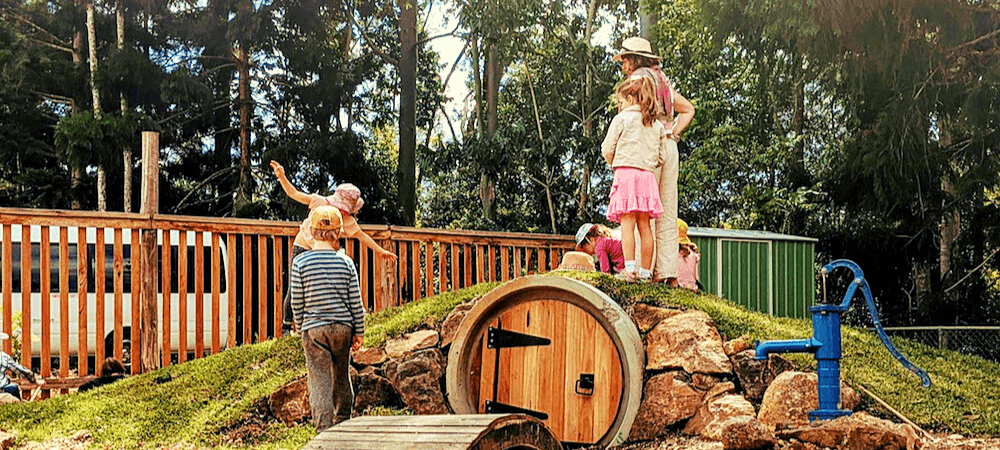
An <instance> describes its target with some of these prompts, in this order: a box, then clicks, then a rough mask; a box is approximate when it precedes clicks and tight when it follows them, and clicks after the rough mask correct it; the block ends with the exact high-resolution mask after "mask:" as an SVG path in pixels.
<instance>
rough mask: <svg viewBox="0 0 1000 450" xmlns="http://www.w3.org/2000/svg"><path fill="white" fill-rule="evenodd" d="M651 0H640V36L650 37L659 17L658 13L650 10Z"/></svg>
mask: <svg viewBox="0 0 1000 450" xmlns="http://www.w3.org/2000/svg"><path fill="white" fill-rule="evenodd" d="M649 1H650V0H639V36H642V37H644V38H646V39H649V40H652V39H650V37H652V34H653V26H654V25H656V21H657V20H658V18H657V17H656V13H654V12H651V11H650V5H649Z"/></svg>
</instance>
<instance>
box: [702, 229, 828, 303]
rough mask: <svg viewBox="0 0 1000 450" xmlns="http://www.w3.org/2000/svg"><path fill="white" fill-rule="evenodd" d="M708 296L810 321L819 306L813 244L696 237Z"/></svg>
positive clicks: (703, 280) (703, 281)
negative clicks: (810, 313)
mask: <svg viewBox="0 0 1000 450" xmlns="http://www.w3.org/2000/svg"><path fill="white" fill-rule="evenodd" d="M691 240H692V241H694V243H695V244H697V245H698V249H699V250H700V251H701V263H700V265H699V267H698V277H699V280H700V281H701V284H702V285H703V286H704V287H705V291H706V292H709V293H712V294H715V295H719V296H721V297H725V298H728V299H730V300H732V301H734V302H736V303H738V304H740V305H743V306H746V307H747V308H749V309H752V310H755V311H760V312H765V313H770V314H772V315H775V316H778V317H794V318H807V317H809V307H810V306H812V305H813V304H814V303H815V291H816V277H815V274H816V266H815V254H814V243H813V242H808V241H781V240H743V239H726V238H717V237H703V236H692V237H691Z"/></svg>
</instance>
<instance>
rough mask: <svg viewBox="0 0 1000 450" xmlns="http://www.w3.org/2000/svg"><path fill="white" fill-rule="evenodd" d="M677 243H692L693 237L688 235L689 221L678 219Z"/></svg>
mask: <svg viewBox="0 0 1000 450" xmlns="http://www.w3.org/2000/svg"><path fill="white" fill-rule="evenodd" d="M677 243H678V244H690V243H691V238H689V237H688V224H687V222H685V221H683V220H681V219H680V218H678V219H677Z"/></svg>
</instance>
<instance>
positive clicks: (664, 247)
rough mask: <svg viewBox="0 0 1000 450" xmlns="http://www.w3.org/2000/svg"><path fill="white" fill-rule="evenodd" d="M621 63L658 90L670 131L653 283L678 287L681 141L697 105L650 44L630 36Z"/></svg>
mask: <svg viewBox="0 0 1000 450" xmlns="http://www.w3.org/2000/svg"><path fill="white" fill-rule="evenodd" d="M613 59H614V60H615V61H621V63H622V72H624V73H625V76H626V77H627V78H628V77H632V76H643V77H648V78H650V79H652V80H653V82H654V85H655V87H656V97H657V110H658V111H657V112H658V114H657V119H658V120H659V121H660V123H661V124H663V126H664V128H666V129H667V133H668V135H669V139H668V142H667V161H666V163H665V164H664V165H663V166H661V167H660V171H659V173H658V174H657V182H658V184H659V190H660V203H662V204H663V209H664V213H663V214H661V215H660V216H659V217H657V218H656V222H655V225H656V226H655V234H656V258H655V259H654V261H653V280H654V281H658V282H666V283H668V284H670V285H671V286H677V265H678V259H677V256H678V253H677V252H678V244H677V174H678V164H679V158H678V155H677V140H678V139H680V135H681V133H683V132H684V130H685V129H686V128H687V126H688V124H690V123H691V119H693V118H694V105H692V104H691V102H689V101H688V100H687V99H686V98H684V96H683V95H681V94H678V93H677V91H675V90H674V88H673V86H671V84H670V80H668V79H667V76H666V75H664V74H663V70H662V66H661V65H660V57H659V56H658V55H656V54H655V53H653V49H652V46H651V45H650V44H649V41H647V40H645V39H643V38H641V37H630V38H628V39H625V41H624V42H622V51H621V52H619V53H618V54H617V55H615V57H614V58H613Z"/></svg>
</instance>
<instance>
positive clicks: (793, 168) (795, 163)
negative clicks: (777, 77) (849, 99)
mask: <svg viewBox="0 0 1000 450" xmlns="http://www.w3.org/2000/svg"><path fill="white" fill-rule="evenodd" d="M793 59H794V61H796V65H795V66H794V67H793V68H792V73H793V76H794V77H795V84H794V86H793V87H792V90H793V96H794V102H795V104H794V105H792V132H794V133H795V137H796V139H797V140H796V142H795V146H794V147H792V149H791V153H790V154H789V155H788V157H787V160H786V161H785V170H786V171H787V172H788V174H787V177H788V178H787V182H788V187H790V188H792V189H796V188H800V187H806V186H808V185H809V174H808V172H806V162H805V150H806V143H805V140H804V139H802V136H803V133H804V132H805V115H806V104H805V96H806V92H805V88H806V83H805V75H804V74H803V73H802V67H801V65H799V63H798V61H799V58H798V57H793Z"/></svg>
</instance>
